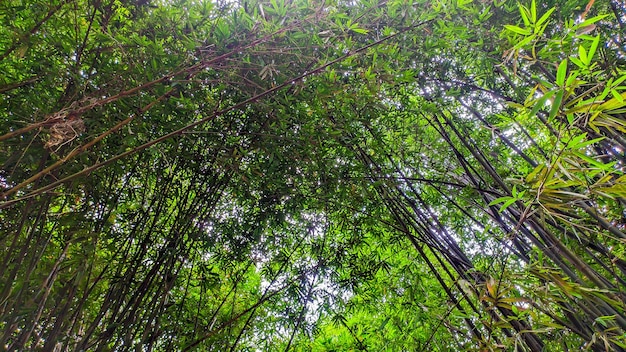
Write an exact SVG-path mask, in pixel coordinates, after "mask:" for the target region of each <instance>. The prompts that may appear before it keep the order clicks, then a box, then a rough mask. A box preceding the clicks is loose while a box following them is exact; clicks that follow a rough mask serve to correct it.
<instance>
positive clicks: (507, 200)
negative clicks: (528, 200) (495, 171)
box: [489, 185, 526, 213]
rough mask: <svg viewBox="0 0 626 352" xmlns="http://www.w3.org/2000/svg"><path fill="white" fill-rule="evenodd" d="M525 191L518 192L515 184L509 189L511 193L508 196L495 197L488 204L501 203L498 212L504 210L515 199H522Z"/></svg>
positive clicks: (515, 200)
mask: <svg viewBox="0 0 626 352" xmlns="http://www.w3.org/2000/svg"><path fill="white" fill-rule="evenodd" d="M525 193H526V191H521V192H519V191H518V190H517V185H515V186H513V189H512V190H511V195H510V196H505V197H500V198H496V199H494V200H493V201H491V203H489V206H492V205H496V204H500V203H503V204H502V205H501V206H500V212H501V213H502V212H503V211H505V210H506V208H508V207H509V206H511V205H512V204H513V203H515V202H517V201H521V200H523V199H524V198H523V197H524V194H525Z"/></svg>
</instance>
